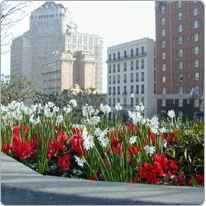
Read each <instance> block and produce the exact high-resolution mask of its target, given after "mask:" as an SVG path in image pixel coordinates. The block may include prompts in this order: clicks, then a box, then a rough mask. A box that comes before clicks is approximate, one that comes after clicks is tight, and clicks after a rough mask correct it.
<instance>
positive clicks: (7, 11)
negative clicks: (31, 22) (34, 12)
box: [1, 1, 31, 54]
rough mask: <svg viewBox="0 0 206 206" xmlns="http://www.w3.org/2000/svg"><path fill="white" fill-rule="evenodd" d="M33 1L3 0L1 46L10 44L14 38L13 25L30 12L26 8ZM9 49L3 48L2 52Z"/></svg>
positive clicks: (4, 52)
mask: <svg viewBox="0 0 206 206" xmlns="http://www.w3.org/2000/svg"><path fill="white" fill-rule="evenodd" d="M30 5H31V1H3V2H2V3H1V47H4V48H5V47H7V46H10V43H11V41H12V40H13V38H14V34H13V31H12V29H11V28H12V27H13V26H14V25H15V24H16V23H18V22H20V21H21V20H22V19H23V18H25V17H26V16H27V15H28V14H29V12H28V11H26V9H27V8H28V7H29V6H30ZM8 51H9V50H8V49H6V48H5V49H1V54H6V53H7V52H8Z"/></svg>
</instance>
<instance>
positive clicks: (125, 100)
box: [124, 98, 127, 106]
mask: <svg viewBox="0 0 206 206" xmlns="http://www.w3.org/2000/svg"><path fill="white" fill-rule="evenodd" d="M124 105H125V106H127V99H126V98H124Z"/></svg>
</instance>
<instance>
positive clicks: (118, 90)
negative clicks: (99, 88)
mask: <svg viewBox="0 0 206 206" xmlns="http://www.w3.org/2000/svg"><path fill="white" fill-rule="evenodd" d="M117 95H120V86H118V87H117Z"/></svg>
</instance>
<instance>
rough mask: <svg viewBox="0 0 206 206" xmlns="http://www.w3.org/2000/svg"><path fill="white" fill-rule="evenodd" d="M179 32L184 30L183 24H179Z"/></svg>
mask: <svg viewBox="0 0 206 206" xmlns="http://www.w3.org/2000/svg"><path fill="white" fill-rule="evenodd" d="M178 32H183V24H181V25H179V26H178Z"/></svg>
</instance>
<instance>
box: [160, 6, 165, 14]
mask: <svg viewBox="0 0 206 206" xmlns="http://www.w3.org/2000/svg"><path fill="white" fill-rule="evenodd" d="M164 13H165V6H162V7H161V14H164Z"/></svg>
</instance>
